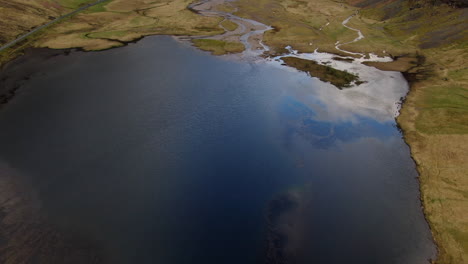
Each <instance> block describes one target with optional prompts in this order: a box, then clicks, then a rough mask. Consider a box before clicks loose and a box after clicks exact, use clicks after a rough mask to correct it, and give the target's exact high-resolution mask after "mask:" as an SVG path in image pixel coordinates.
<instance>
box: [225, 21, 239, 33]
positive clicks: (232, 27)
mask: <svg viewBox="0 0 468 264" xmlns="http://www.w3.org/2000/svg"><path fill="white" fill-rule="evenodd" d="M221 26H223V27H224V28H225V29H226V30H228V31H234V30H236V29H237V28H238V27H239V25H237V24H236V23H234V22H232V21H231V20H224V21H223V22H221Z"/></svg>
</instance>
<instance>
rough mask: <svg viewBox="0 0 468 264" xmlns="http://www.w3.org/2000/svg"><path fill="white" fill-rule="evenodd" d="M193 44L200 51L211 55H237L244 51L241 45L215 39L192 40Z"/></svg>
mask: <svg viewBox="0 0 468 264" xmlns="http://www.w3.org/2000/svg"><path fill="white" fill-rule="evenodd" d="M193 44H194V45H195V46H196V47H197V48H199V49H201V50H206V51H210V52H211V53H212V54H213V55H224V54H227V53H239V52H242V51H244V49H245V47H244V45H243V44H242V43H239V42H228V41H223V40H216V39H194V40H193Z"/></svg>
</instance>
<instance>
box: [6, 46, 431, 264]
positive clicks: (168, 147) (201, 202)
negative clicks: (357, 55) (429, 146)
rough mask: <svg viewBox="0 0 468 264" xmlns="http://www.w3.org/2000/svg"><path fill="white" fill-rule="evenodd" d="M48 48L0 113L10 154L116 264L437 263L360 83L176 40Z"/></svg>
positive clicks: (68, 221)
mask: <svg viewBox="0 0 468 264" xmlns="http://www.w3.org/2000/svg"><path fill="white" fill-rule="evenodd" d="M28 56H29V57H28ZM37 56H38V55H35V54H34V53H33V54H29V55H27V56H26V57H25V58H26V59H28V60H29V61H30V63H29V64H28V63H23V64H16V66H15V64H13V65H11V66H10V68H7V69H5V71H8V70H9V71H10V72H16V73H18V72H21V71H22V69H23V68H27V67H29V68H31V69H29V70H31V72H34V73H33V74H32V75H31V76H30V77H29V78H27V79H26V80H22V81H21V83H22V86H21V88H20V90H19V93H18V94H17V96H15V97H14V99H13V100H12V101H10V102H9V104H7V105H6V106H5V107H3V109H2V110H1V111H0V160H1V162H2V163H4V164H8V166H9V167H11V168H13V169H14V170H15V171H17V172H18V173H19V174H21V175H22V177H23V178H25V179H27V180H28V181H29V182H30V183H31V185H32V186H33V188H34V190H35V191H37V193H38V199H39V200H40V203H41V210H42V211H43V212H44V214H45V215H47V219H48V221H49V222H50V223H51V224H53V225H54V226H55V227H56V228H57V229H60V230H61V231H62V232H64V233H67V232H68V233H74V234H75V233H79V234H80V236H81V237H84V238H85V239H89V240H90V241H95V242H94V243H97V244H98V246H99V248H100V250H101V251H102V254H103V255H104V259H106V260H107V261H108V262H109V263H166V264H179V263H181V264H182V263H184V264H185V263H203V264H210V263H213V264H214V263H216V264H220V263H236V264H239V263H243V264H248V263H300V264H302V263H304V264H310V263H360V264H365V263H369V264H370V263H418V264H419V263H427V259H429V258H433V257H434V254H435V250H434V246H433V243H432V240H431V236H430V231H429V229H428V226H427V224H426V222H425V220H424V217H423V214H422V210H421V208H420V207H421V205H420V201H419V192H418V182H417V179H416V177H417V173H416V171H415V165H414V163H413V161H412V160H411V158H410V154H409V149H408V147H407V146H406V145H405V143H404V141H403V139H402V136H401V134H400V132H399V131H398V129H397V128H396V126H395V121H394V119H393V113H392V112H391V111H390V112H389V111H386V112H385V111H379V109H377V108H371V107H368V106H367V105H366V104H365V103H363V102H362V101H359V89H356V90H354V91H353V90H352V89H355V88H352V89H349V90H343V91H340V90H338V89H336V88H334V87H333V86H331V85H329V84H325V83H322V82H320V81H318V80H316V79H312V78H310V77H309V76H307V75H306V74H304V73H300V72H296V71H293V70H291V69H289V68H286V67H282V66H278V65H277V64H275V63H265V62H263V63H262V62H257V63H249V62H242V61H235V60H227V59H225V58H219V57H214V56H210V55H208V54H206V53H203V52H200V51H197V50H195V49H193V48H191V47H188V46H187V45H184V44H181V43H178V42H176V41H175V40H173V39H172V38H170V37H149V38H146V39H144V40H143V41H141V42H139V43H137V44H132V45H130V46H127V47H124V48H119V49H114V50H109V51H105V52H98V53H97V52H93V53H84V52H72V53H71V54H69V55H68V56H65V55H58V56H49V57H47V58H44V57H40V58H41V59H40V60H39V59H35V58H37ZM23 60H25V59H24V58H23ZM26 61H27V60H26ZM32 62H34V65H32V66H31V63H32ZM15 67H16V68H15ZM392 78H393V77H392ZM384 90H385V87H377V88H376V90H375V92H374V96H375V98H376V100H377V99H379V98H380V99H381V100H383V101H382V102H384V103H382V104H381V106H382V109H383V108H385V107H387V108H388V107H390V108H391V105H385V102H387V101H388V100H390V101H391V100H392V98H390V99H389V98H388V96H387V94H386V93H388V91H384ZM393 92H394V93H393V94H394V95H395V96H396V98H399V97H398V96H404V94H405V92H406V87H403V88H401V89H398V90H397V91H393ZM380 99H379V100H380ZM386 100H387V101H386Z"/></svg>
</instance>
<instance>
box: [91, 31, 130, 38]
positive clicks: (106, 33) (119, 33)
mask: <svg viewBox="0 0 468 264" xmlns="http://www.w3.org/2000/svg"><path fill="white" fill-rule="evenodd" d="M127 34H128V32H126V31H104V32H93V33H89V34H86V37H88V38H100V39H116V38H119V37H123V36H125V35H127Z"/></svg>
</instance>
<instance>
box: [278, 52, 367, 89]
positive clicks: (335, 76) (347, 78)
mask: <svg viewBox="0 0 468 264" xmlns="http://www.w3.org/2000/svg"><path fill="white" fill-rule="evenodd" d="M282 60H283V61H284V63H286V65H288V66H290V67H293V68H296V69H298V70H300V71H303V72H307V73H309V74H310V75H311V76H314V77H317V78H319V79H320V80H321V81H324V82H329V83H331V84H333V85H334V86H336V87H337V88H338V89H343V88H347V87H351V85H352V84H356V85H359V84H362V83H363V82H362V81H359V76H357V75H355V74H352V73H349V72H347V71H341V70H337V69H334V68H332V67H330V66H326V65H321V64H318V63H317V62H315V61H311V60H305V59H300V58H295V57H284V58H282Z"/></svg>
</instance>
